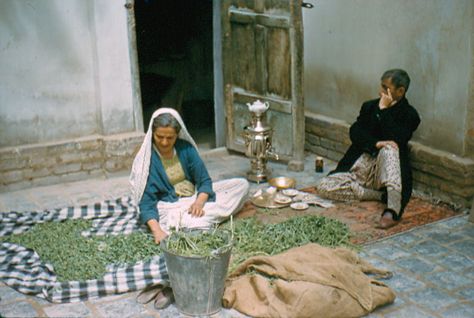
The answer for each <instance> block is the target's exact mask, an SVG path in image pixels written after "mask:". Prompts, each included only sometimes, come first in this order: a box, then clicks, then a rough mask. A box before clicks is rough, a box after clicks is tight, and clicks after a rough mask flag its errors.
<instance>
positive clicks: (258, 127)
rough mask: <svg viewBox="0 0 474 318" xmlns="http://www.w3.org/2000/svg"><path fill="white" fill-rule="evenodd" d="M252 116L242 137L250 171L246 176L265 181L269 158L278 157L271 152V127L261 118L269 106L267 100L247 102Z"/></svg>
mask: <svg viewBox="0 0 474 318" xmlns="http://www.w3.org/2000/svg"><path fill="white" fill-rule="evenodd" d="M247 106H248V108H249V111H250V114H251V116H252V118H251V123H250V125H249V126H246V127H245V128H244V133H243V137H244V140H245V155H246V156H247V157H249V158H250V166H251V169H250V171H248V172H247V178H248V179H249V180H250V181H254V182H257V183H258V182H262V181H266V180H267V178H268V176H269V174H270V171H269V169H267V160H268V159H269V158H271V159H275V160H278V159H279V157H278V155H277V154H276V153H274V152H273V148H272V134H273V129H272V127H270V126H267V125H266V124H265V123H264V121H263V119H264V115H265V112H266V111H267V110H268V108H269V106H270V105H269V104H268V102H264V103H262V102H261V101H260V100H257V101H255V102H254V103H253V104H250V103H247Z"/></svg>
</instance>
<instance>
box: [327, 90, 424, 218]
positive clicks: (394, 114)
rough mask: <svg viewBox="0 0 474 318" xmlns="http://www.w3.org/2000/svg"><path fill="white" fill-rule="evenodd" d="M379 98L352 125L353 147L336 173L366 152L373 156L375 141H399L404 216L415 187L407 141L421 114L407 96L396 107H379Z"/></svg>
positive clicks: (348, 168) (348, 167) (368, 104)
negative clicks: (381, 108)
mask: <svg viewBox="0 0 474 318" xmlns="http://www.w3.org/2000/svg"><path fill="white" fill-rule="evenodd" d="M379 100H380V99H374V100H370V101H368V102H365V103H364V104H362V107H361V110H360V113H359V116H358V117H357V120H356V122H355V123H354V124H352V126H351V128H350V138H351V141H352V144H351V146H350V147H349V149H348V150H347V152H346V153H345V155H344V157H342V159H341V161H339V163H338V165H337V167H336V169H335V170H333V171H331V172H330V173H329V174H332V173H335V172H347V171H349V170H350V169H351V167H352V165H353V164H354V163H355V162H356V160H357V159H358V158H359V157H360V156H361V155H362V153H364V152H366V153H368V154H370V155H371V156H376V155H377V154H378V149H377V148H376V147H375V144H376V143H377V142H378V141H383V140H393V141H395V142H396V143H397V144H398V149H399V152H400V168H401V177H402V202H401V211H400V214H399V215H398V216H395V217H396V218H397V219H398V218H399V217H401V215H402V213H403V210H404V209H405V207H406V205H407V204H408V201H409V200H410V197H411V192H412V188H413V183H412V174H411V165H410V157H409V149H408V141H409V140H410V138H411V137H412V135H413V132H414V131H415V130H416V129H417V128H418V125H419V124H420V116H419V115H418V112H417V111H416V109H415V108H414V107H413V106H411V105H410V104H409V103H408V100H407V99H406V98H405V97H404V98H402V99H401V100H400V101H399V102H398V103H397V104H395V105H394V106H392V107H390V108H387V109H383V110H380V109H379V107H378V105H379Z"/></svg>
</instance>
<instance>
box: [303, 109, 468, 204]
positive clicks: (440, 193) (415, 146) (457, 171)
mask: <svg viewBox="0 0 474 318" xmlns="http://www.w3.org/2000/svg"><path fill="white" fill-rule="evenodd" d="M305 117H306V126H305V127H306V134H305V135H306V143H305V149H306V150H308V151H310V152H313V153H316V154H318V155H320V156H323V157H327V158H329V159H331V160H335V161H338V160H339V159H341V157H342V155H343V154H344V152H345V151H346V150H347V148H348V147H349V145H350V140H349V127H350V125H349V124H348V123H346V122H344V121H340V120H335V119H332V118H330V117H326V116H322V115H317V114H314V113H306V114H305ZM410 148H411V160H412V167H413V180H414V188H415V189H416V190H418V191H421V192H423V193H425V194H429V195H433V196H435V197H436V198H438V199H440V200H442V201H444V202H449V203H452V204H454V205H456V206H463V207H469V206H470V205H471V204H472V198H473V197H474V160H473V159H471V158H463V157H458V156H456V155H454V154H451V153H447V152H445V151H440V150H436V149H433V148H430V147H426V146H424V145H422V144H420V143H417V142H410Z"/></svg>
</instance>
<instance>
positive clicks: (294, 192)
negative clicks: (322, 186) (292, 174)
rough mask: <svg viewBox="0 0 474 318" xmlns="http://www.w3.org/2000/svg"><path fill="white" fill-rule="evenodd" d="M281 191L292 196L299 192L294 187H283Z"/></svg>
mask: <svg viewBox="0 0 474 318" xmlns="http://www.w3.org/2000/svg"><path fill="white" fill-rule="evenodd" d="M281 193H283V194H284V195H286V196H287V197H294V196H295V195H297V194H298V193H299V191H298V190H296V189H284V190H282V191H281Z"/></svg>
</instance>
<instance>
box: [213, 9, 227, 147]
mask: <svg viewBox="0 0 474 318" xmlns="http://www.w3.org/2000/svg"><path fill="white" fill-rule="evenodd" d="M212 33H213V52H214V129H215V143H216V148H219V147H225V145H226V135H227V125H226V115H225V106H224V105H225V104H224V73H223V67H222V21H221V0H212Z"/></svg>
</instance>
